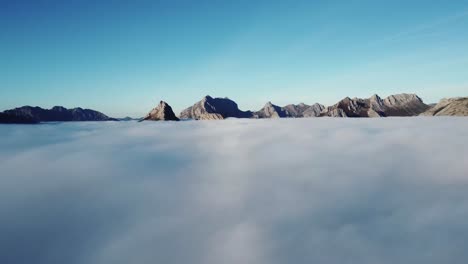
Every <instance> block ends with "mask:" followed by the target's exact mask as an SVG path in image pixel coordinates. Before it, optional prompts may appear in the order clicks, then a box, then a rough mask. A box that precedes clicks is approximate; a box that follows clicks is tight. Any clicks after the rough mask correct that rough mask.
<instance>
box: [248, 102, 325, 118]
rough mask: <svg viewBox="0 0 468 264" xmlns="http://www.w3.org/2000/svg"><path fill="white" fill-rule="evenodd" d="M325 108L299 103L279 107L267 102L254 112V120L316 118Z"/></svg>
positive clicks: (318, 105) (319, 105)
mask: <svg viewBox="0 0 468 264" xmlns="http://www.w3.org/2000/svg"><path fill="white" fill-rule="evenodd" d="M323 109H325V106H323V105H321V104H314V105H306V104H304V103H300V104H298V105H295V104H289V105H287V106H284V107H281V106H277V105H274V104H272V103H271V102H268V103H266V104H265V106H264V107H263V108H262V109H260V110H259V111H257V112H254V117H255V118H288V117H289V118H301V117H317V116H319V115H320V113H321V112H322V110H323Z"/></svg>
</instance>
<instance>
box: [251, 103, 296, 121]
mask: <svg viewBox="0 0 468 264" xmlns="http://www.w3.org/2000/svg"><path fill="white" fill-rule="evenodd" d="M253 116H254V117H255V118H284V117H291V116H292V114H291V113H289V111H288V110H286V109H284V108H283V107H280V106H277V105H274V104H272V103H271V102H268V103H266V104H265V106H264V107H263V108H262V109H260V110H259V111H257V112H255V113H254V114H253Z"/></svg>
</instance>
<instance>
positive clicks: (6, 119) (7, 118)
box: [0, 112, 39, 124]
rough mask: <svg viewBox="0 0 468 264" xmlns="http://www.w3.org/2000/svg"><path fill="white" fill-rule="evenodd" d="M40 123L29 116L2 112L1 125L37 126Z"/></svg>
mask: <svg viewBox="0 0 468 264" xmlns="http://www.w3.org/2000/svg"><path fill="white" fill-rule="evenodd" d="M36 123H39V122H37V121H36V120H34V119H33V118H31V117H28V116H17V115H15V114H11V113H1V112H0V124H36Z"/></svg>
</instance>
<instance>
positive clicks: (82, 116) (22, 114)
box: [3, 106, 116, 123]
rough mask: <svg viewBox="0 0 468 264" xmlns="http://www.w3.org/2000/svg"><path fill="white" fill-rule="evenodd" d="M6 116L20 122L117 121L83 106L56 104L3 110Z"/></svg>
mask: <svg viewBox="0 0 468 264" xmlns="http://www.w3.org/2000/svg"><path fill="white" fill-rule="evenodd" d="M3 115H4V116H7V117H10V118H12V117H14V118H16V120H17V121H18V123H20V122H22V121H24V120H32V122H34V123H38V122H65V121H116V119H114V118H110V117H108V116H106V115H105V114H103V113H101V112H98V111H94V110H90V109H82V108H73V109H67V108H64V107H62V106H54V107H53V108H52V109H43V108H40V107H37V106H36V107H31V106H23V107H19V108H15V109H11V110H6V111H4V112H3Z"/></svg>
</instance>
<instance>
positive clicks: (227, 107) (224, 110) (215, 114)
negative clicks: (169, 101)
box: [180, 95, 253, 120]
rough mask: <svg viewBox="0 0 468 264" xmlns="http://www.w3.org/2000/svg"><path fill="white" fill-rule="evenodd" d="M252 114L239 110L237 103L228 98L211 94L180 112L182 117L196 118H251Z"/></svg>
mask: <svg viewBox="0 0 468 264" xmlns="http://www.w3.org/2000/svg"><path fill="white" fill-rule="evenodd" d="M252 116H253V114H252V112H250V111H245V112H244V111H241V110H239V107H238V106H237V104H236V103H235V102H234V101H232V100H230V99H228V98H212V97H211V96H209V95H207V96H205V97H204V98H203V99H202V100H201V101H199V102H197V103H196V104H194V105H193V106H191V107H189V108H187V109H185V110H183V111H182V112H181V113H180V118H182V119H195V120H216V119H224V118H229V117H235V118H251V117H252Z"/></svg>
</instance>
